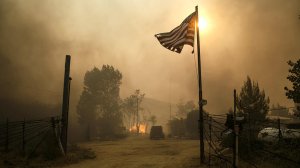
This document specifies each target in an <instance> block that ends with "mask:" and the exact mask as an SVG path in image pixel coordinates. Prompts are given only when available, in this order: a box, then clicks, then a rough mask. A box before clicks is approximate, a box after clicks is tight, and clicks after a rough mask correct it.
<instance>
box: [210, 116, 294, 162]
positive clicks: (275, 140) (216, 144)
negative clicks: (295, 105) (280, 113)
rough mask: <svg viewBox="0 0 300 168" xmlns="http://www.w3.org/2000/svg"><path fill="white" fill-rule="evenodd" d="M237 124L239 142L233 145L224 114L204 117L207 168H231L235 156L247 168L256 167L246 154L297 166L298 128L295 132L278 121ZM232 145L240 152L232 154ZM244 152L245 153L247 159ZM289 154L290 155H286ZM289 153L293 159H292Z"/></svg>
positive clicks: (246, 121)
mask: <svg viewBox="0 0 300 168" xmlns="http://www.w3.org/2000/svg"><path fill="white" fill-rule="evenodd" d="M238 124H239V130H238V132H237V136H238V139H239V140H238V141H237V142H236V140H235V135H236V134H235V130H234V128H229V127H228V116H227V114H222V115H213V114H206V115H204V139H205V142H206V143H207V145H208V147H209V149H208V152H207V154H208V166H209V167H234V164H233V161H234V158H235V157H239V159H240V160H241V161H242V162H243V164H247V165H248V167H258V165H257V162H256V161H255V159H249V158H251V157H248V156H250V155H251V156H260V155H262V156H263V157H267V156H269V158H272V159H274V158H276V159H277V160H279V161H282V162H284V163H287V164H289V165H290V166H292V167H299V166H300V154H299V152H300V150H299V149H300V144H299V142H300V130H299V129H295V128H294V127H293V126H291V124H290V123H288V122H283V121H281V120H280V119H277V120H275V121H274V120H269V119H266V120H255V119H252V120H249V119H246V120H245V121H243V123H238ZM238 124H237V125H238ZM232 125H233V123H232ZM235 143H236V144H235ZM235 145H237V148H238V149H239V150H243V152H242V153H236V154H235V153H234V150H235V148H234V146H235ZM243 148H245V149H243ZM287 150H289V151H287ZM244 151H247V152H246V153H247V156H246V154H245V152H244ZM289 152H290V153H291V154H288V153H289ZM257 153H259V155H258V154H257ZM297 153H298V155H297ZM293 154H294V155H295V154H296V155H297V156H292V155H293ZM237 155H238V156H237ZM244 155H245V156H246V157H245V156H244ZM245 158H247V159H245ZM254 158H255V157H254Z"/></svg>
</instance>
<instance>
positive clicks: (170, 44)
mask: <svg viewBox="0 0 300 168" xmlns="http://www.w3.org/2000/svg"><path fill="white" fill-rule="evenodd" d="M195 14H196V13H195V12H193V13H192V14H190V15H189V16H188V17H187V18H185V19H184V21H183V22H182V23H181V24H180V25H179V26H177V27H175V28H174V29H173V30H172V31H170V32H166V33H159V34H156V35H155V37H156V38H157V39H158V41H159V43H160V44H161V45H162V46H164V47H165V48H167V49H169V50H171V51H175V52H178V53H180V52H181V50H182V49H183V46H184V45H185V44H186V45H190V46H192V47H193V46H194V35H195V24H194V22H195Z"/></svg>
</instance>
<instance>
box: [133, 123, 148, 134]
mask: <svg viewBox="0 0 300 168" xmlns="http://www.w3.org/2000/svg"><path fill="white" fill-rule="evenodd" d="M146 129H147V125H146V124H142V123H141V124H139V133H140V134H146ZM129 132H132V133H136V132H137V130H136V125H134V126H132V127H131V128H129Z"/></svg>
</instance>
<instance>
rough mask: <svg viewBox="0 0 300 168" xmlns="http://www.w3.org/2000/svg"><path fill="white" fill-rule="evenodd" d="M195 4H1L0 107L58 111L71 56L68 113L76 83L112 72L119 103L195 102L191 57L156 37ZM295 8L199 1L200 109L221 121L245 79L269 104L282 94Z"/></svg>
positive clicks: (294, 49)
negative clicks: (116, 75)
mask: <svg viewBox="0 0 300 168" xmlns="http://www.w3.org/2000/svg"><path fill="white" fill-rule="evenodd" d="M197 3H199V1H191V2H184V1H179V0H178V2H174V1H171V0H169V1H163V2H162V1H159V0H153V1H140V0H134V1H124V0H112V1H88V2H87V1H79V0H76V1H64V2H62V1H58V0H57V1H55V0H54V1H53V0H48V1H43V2H41V1H39V0H27V1H21V0H20V1H10V0H1V1H0V20H1V24H0V37H1V38H0V81H1V82H0V88H1V99H18V100H20V101H30V102H31V101H32V102H36V101H37V102H43V103H49V104H59V103H60V102H61V95H62V83H63V70H64V69H63V68H64V59H65V55H66V54H70V55H72V64H71V75H72V78H73V81H72V88H71V104H70V108H71V111H72V113H71V114H75V107H76V104H77V101H78V98H79V95H80V92H81V89H82V82H83V77H84V74H85V72H86V71H87V70H90V69H92V68H93V67H94V66H98V67H99V66H102V65H103V64H110V65H113V66H115V67H116V68H118V69H119V70H120V71H121V72H122V73H123V76H124V78H123V84H122V88H121V95H122V97H125V96H127V95H129V94H130V93H132V92H133V91H134V90H135V89H137V88H139V89H141V90H142V91H143V92H145V93H146V96H148V97H151V98H155V99H159V100H163V101H166V102H168V101H172V102H173V103H176V102H177V101H178V100H179V99H180V98H183V99H185V100H190V99H192V100H195V101H197V79H196V69H195V62H194V55H193V54H191V51H192V48H191V47H185V49H184V51H183V53H182V54H180V55H178V54H176V53H172V52H170V51H168V50H166V49H164V48H163V47H162V46H160V44H159V43H158V42H157V41H156V39H155V38H154V34H156V33H160V32H164V31H169V30H171V29H172V28H174V27H175V26H177V25H178V24H179V23H180V22H181V21H182V20H183V19H184V18H185V17H186V16H187V15H188V14H190V13H191V12H193V10H194V6H195V5H196V4H197ZM299 7H300V1H299V0H289V1H286V0H264V1H261V0H253V1H235V0H227V1H219V0H209V1H204V0H202V1H200V4H199V9H200V14H201V15H204V16H205V17H206V19H207V21H208V29H207V30H206V31H205V32H203V34H201V56H202V60H201V61H202V76H203V95H204V97H205V98H206V99H207V100H208V105H207V107H206V109H207V110H208V111H210V112H212V113H224V112H226V111H227V110H228V108H229V107H230V106H232V104H233V103H232V92H233V89H234V88H236V89H237V90H238V91H239V89H240V87H241V86H242V84H243V81H244V80H245V79H246V76H247V75H249V76H250V77H251V78H253V79H254V80H255V81H258V82H259V84H260V87H261V88H263V89H264V90H265V91H266V94H267V95H269V96H270V99H271V102H272V103H280V104H283V105H291V101H288V100H287V99H286V97H285V95H284V90H283V87H284V86H286V85H288V81H287V80H286V76H287V70H288V66H287V64H286V62H287V61H288V60H296V59H298V58H299V56H300V47H299V44H300V38H299V37H300V20H299V19H298V15H299V13H300V11H299V9H300V8H299Z"/></svg>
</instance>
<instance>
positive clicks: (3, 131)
mask: <svg viewBox="0 0 300 168" xmlns="http://www.w3.org/2000/svg"><path fill="white" fill-rule="evenodd" d="M60 129H61V118H60V117H58V116H56V117H48V118H43V119H38V120H23V121H9V120H8V119H7V120H6V122H4V123H0V152H1V153H9V152H11V151H14V152H16V151H17V152H21V153H22V155H24V156H27V157H30V156H31V155H32V153H34V152H35V150H36V149H37V148H38V147H39V145H40V144H41V143H42V142H43V141H44V140H45V138H46V137H47V135H49V134H50V133H51V136H54V138H55V139H56V140H57V141H58V144H61V143H60V138H59V137H60ZM60 147H61V145H60Z"/></svg>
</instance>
